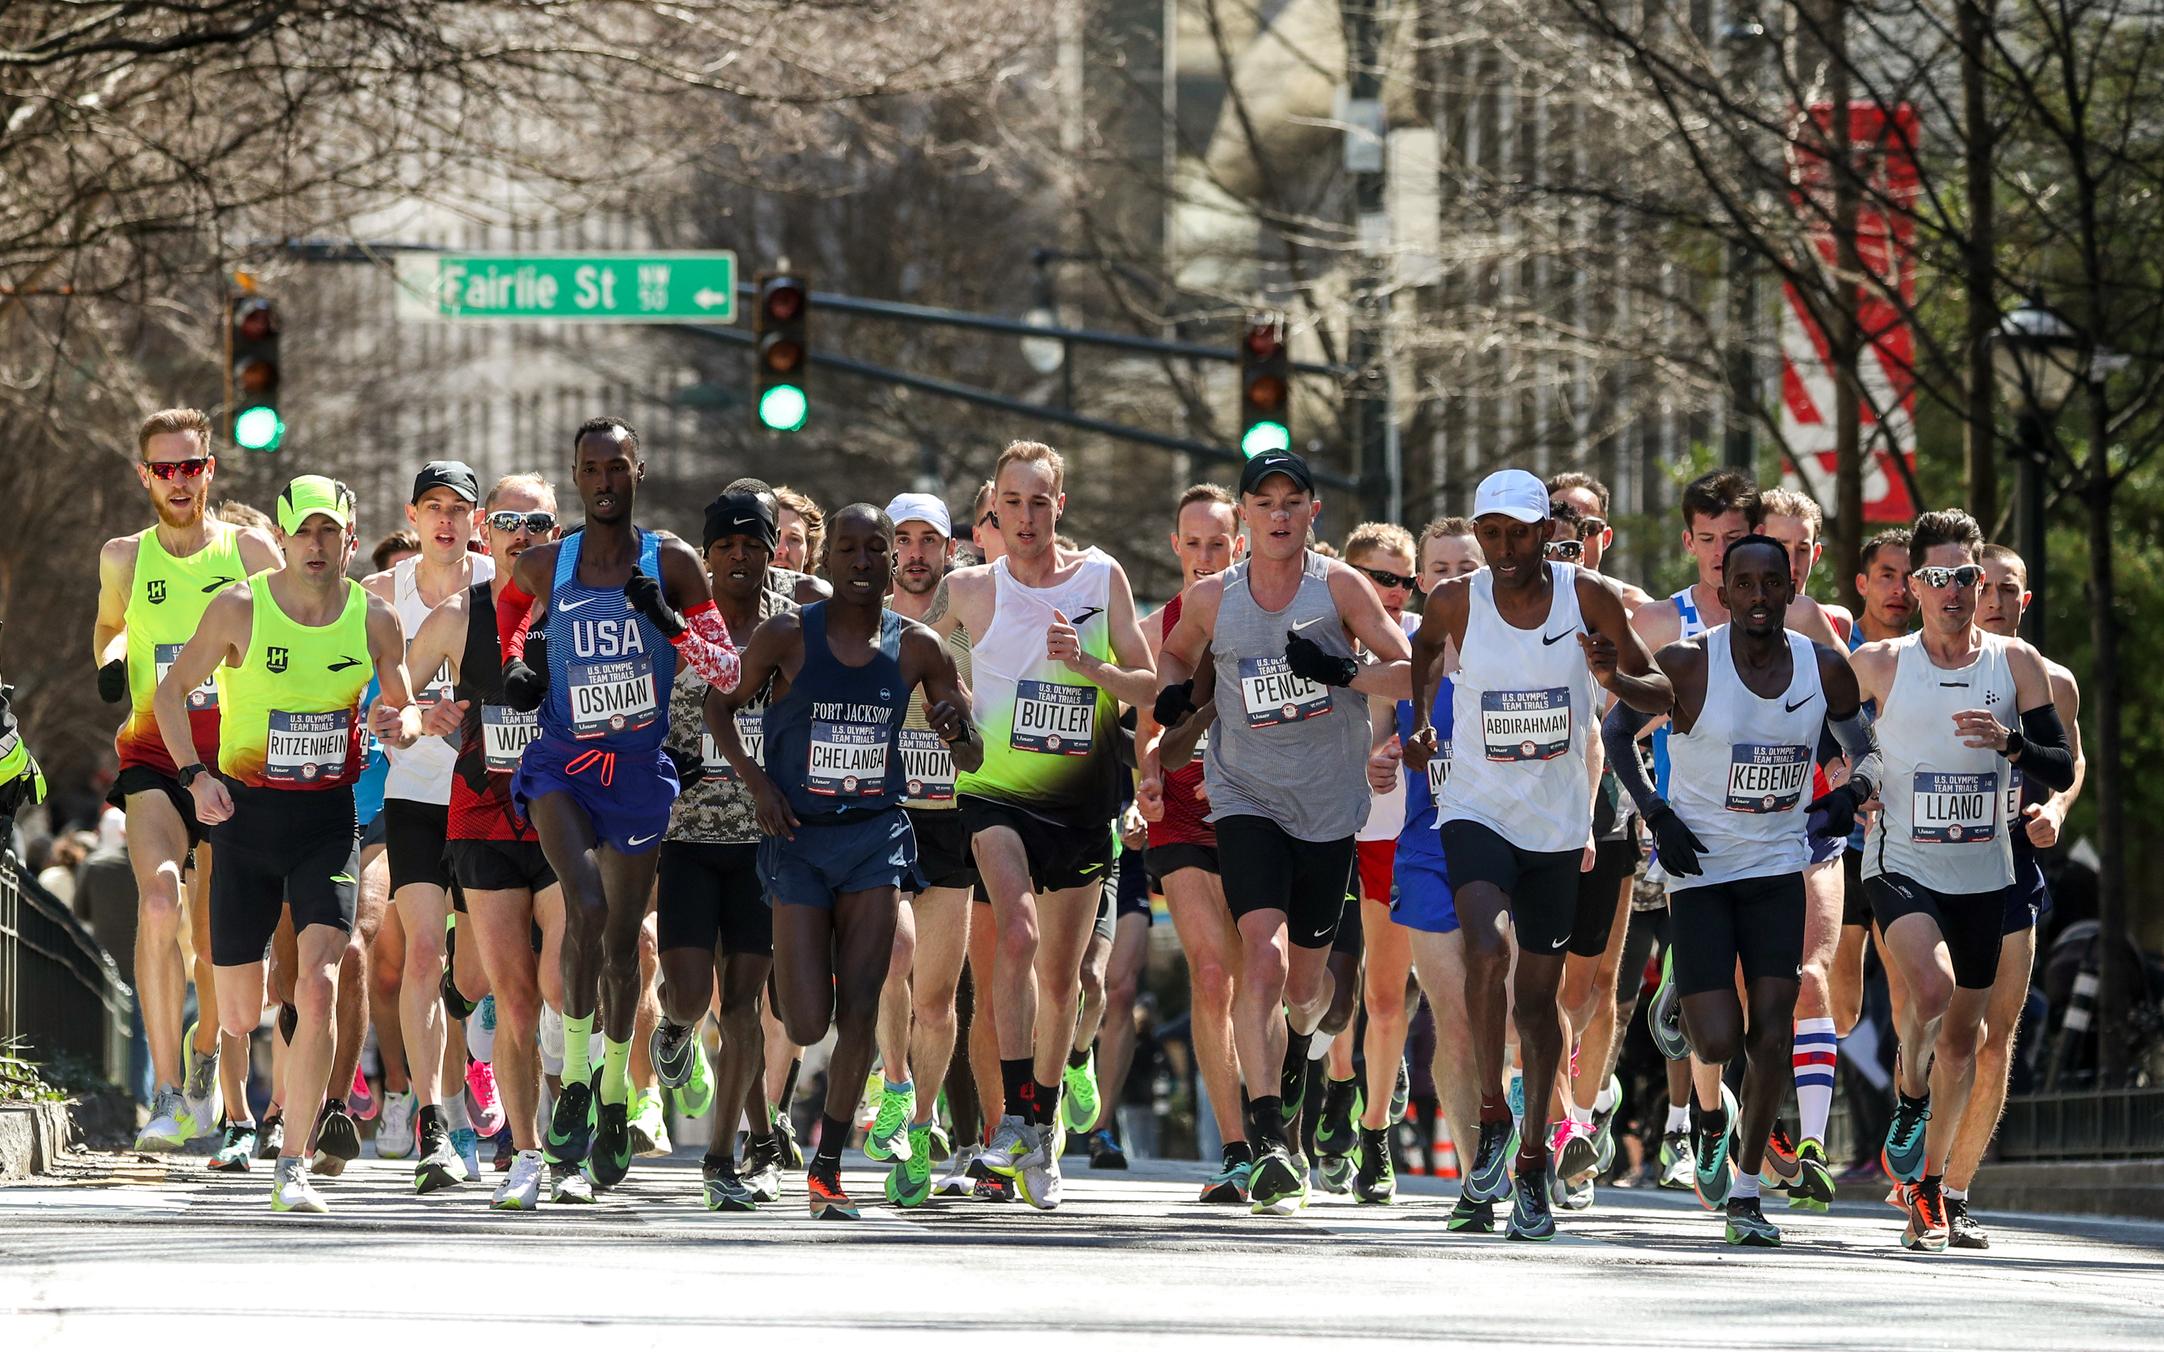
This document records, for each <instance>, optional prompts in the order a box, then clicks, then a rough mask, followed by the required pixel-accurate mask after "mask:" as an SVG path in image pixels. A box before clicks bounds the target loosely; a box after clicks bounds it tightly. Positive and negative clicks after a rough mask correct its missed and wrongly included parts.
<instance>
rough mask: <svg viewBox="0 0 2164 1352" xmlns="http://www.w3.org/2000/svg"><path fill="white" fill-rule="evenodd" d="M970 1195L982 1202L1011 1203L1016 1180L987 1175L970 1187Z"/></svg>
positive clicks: (998, 1175) (1003, 1176)
mask: <svg viewBox="0 0 2164 1352" xmlns="http://www.w3.org/2000/svg"><path fill="white" fill-rule="evenodd" d="M969 1195H970V1196H972V1197H974V1198H976V1199H977V1200H978V1201H980V1202H1011V1201H1013V1200H1014V1180H1013V1179H1011V1178H1008V1177H1006V1176H1005V1175H1002V1174H986V1175H985V1176H984V1177H982V1178H980V1179H978V1180H977V1181H976V1182H975V1183H972V1184H971V1185H970V1189H969Z"/></svg>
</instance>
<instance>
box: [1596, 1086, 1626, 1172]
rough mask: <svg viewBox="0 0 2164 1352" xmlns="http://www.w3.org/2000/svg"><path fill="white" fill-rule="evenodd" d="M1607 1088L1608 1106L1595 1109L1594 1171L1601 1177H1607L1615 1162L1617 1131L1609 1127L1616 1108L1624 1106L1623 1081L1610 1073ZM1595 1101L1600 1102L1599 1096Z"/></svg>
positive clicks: (1613, 1118)
mask: <svg viewBox="0 0 2164 1352" xmlns="http://www.w3.org/2000/svg"><path fill="white" fill-rule="evenodd" d="M1607 1090H1608V1106H1607V1107H1605V1108H1599V1107H1596V1108H1595V1109H1593V1152H1594V1161H1593V1171H1594V1173H1595V1174H1596V1175H1597V1176H1599V1177H1601V1178H1606V1177H1607V1176H1608V1170H1609V1168H1610V1167H1611V1166H1613V1165H1614V1164H1615V1133H1614V1132H1613V1131H1610V1130H1609V1129H1608V1124H1609V1123H1610V1122H1612V1121H1614V1120H1615V1110H1616V1109H1617V1108H1619V1107H1621V1106H1622V1103H1623V1082H1622V1081H1621V1080H1619V1079H1617V1078H1616V1077H1615V1076H1613V1075H1610V1076H1609V1077H1608V1085H1607ZM1593 1101H1594V1102H1595V1103H1596V1104H1597V1103H1599V1102H1600V1100H1599V1098H1597V1097H1596V1098H1595V1099H1594V1100H1593Z"/></svg>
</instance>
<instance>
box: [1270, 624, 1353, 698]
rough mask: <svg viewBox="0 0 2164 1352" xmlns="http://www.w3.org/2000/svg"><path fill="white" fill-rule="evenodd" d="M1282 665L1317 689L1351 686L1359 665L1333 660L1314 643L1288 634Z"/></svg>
mask: <svg viewBox="0 0 2164 1352" xmlns="http://www.w3.org/2000/svg"><path fill="white" fill-rule="evenodd" d="M1285 665H1286V666H1287V667H1290V668H1291V669H1292V674H1293V675H1295V676H1298V677H1299V678H1300V679H1302V680H1306V681H1313V682H1314V683H1315V684H1317V685H1351V684H1352V683H1353V677H1355V676H1358V675H1359V674H1360V664H1359V663H1358V662H1356V661H1354V660H1353V659H1352V658H1350V657H1332V656H1331V655H1330V654H1328V653H1326V652H1324V651H1323V650H1322V645H1321V644H1319V643H1317V642H1315V640H1313V639H1311V638H1302V637H1301V636H1300V635H1298V634H1295V633H1291V632H1287V633H1286V635H1285Z"/></svg>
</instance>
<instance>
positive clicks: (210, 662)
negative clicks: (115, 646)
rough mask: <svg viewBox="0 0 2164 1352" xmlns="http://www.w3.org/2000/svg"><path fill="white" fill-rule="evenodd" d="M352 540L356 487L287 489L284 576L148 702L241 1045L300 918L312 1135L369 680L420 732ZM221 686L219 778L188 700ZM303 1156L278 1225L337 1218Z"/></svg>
mask: <svg viewBox="0 0 2164 1352" xmlns="http://www.w3.org/2000/svg"><path fill="white" fill-rule="evenodd" d="M353 526H354V517H353V494H352V492H351V490H349V489H347V488H346V486H345V485H344V484H341V483H337V482H335V481H333V480H330V479H326V478H323V477H322V476H320V475H313V474H308V475H302V476H301V477H300V478H297V479H295V480H293V481H292V482H291V483H289V484H287V485H286V487H285V490H284V491H283V492H281V493H280V494H279V495H278V544H279V546H280V548H281V549H282V550H283V551H284V554H285V564H284V566H283V567H281V568H279V569H278V570H277V571H275V572H271V573H267V574H263V575H259V576H258V577H256V578H255V579H254V580H252V581H249V582H241V583H235V584H234V585H232V586H230V587H228V588H226V589H225V590H223V591H221V592H220V593H218V595H217V596H216V597H215V598H214V599H213V600H212V602H211V604H210V606H209V607H208V608H207V609H206V610H205V611H204V612H203V618H202V621H201V623H200V624H199V625H198V626H197V628H196V631H195V634H194V636H193V637H191V638H190V639H189V640H188V641H187V643H186V644H185V645H184V646H183V647H182V648H181V650H180V652H179V653H178V654H177V655H176V656H175V657H174V658H173V659H172V665H171V666H170V667H169V668H168V669H167V671H166V674H165V675H164V676H163V677H161V678H160V679H159V681H158V689H157V694H156V696H155V698H154V700H153V702H152V707H153V708H154V709H155V711H156V713H157V716H158V730H159V732H160V734H161V735H162V736H163V738H164V740H165V746H166V750H167V751H168V752H169V753H170V754H171V756H172V760H173V763H174V764H175V765H176V766H178V767H180V768H179V779H180V783H181V784H182V785H183V786H184V787H185V788H186V789H187V790H188V793H189V795H190V796H191V797H192V798H193V799H194V803H195V815H196V818H197V819H198V820H199V821H202V822H203V823H204V824H205V825H207V826H209V827H211V828H212V839H213V840H214V841H215V842H216V844H217V846H218V868H217V870H216V872H215V873H214V874H213V875H212V878H211V939H210V945H211V947H210V953H211V962H212V963H213V964H214V965H215V966H216V967H217V969H218V975H217V977H216V984H217V993H218V1017H219V1021H220V1023H221V1025H222V1027H223V1029H224V1031H225V1032H226V1033H227V1034H229V1035H231V1036H234V1037H239V1038H245V1037H247V1036H249V1035H250V1034H252V1033H253V1032H254V1031H255V1028H256V1025H257V1023H258V1022H260V1021H261V1019H262V1017H263V979H264V954H265V951H266V950H267V949H268V948H269V946H270V941H271V934H272V931H274V930H276V929H277V928H278V920H279V915H280V912H281V911H289V912H290V913H291V915H292V917H293V929H294V933H295V940H296V950H297V962H296V964H295V970H294V978H293V1009H294V1013H295V1018H294V1021H293V1028H292V1035H291V1047H290V1050H289V1051H288V1052H287V1055H286V1066H285V1108H286V1111H287V1112H288V1113H290V1114H292V1115H293V1119H294V1121H296V1122H313V1121H315V1120H316V1114H317V1110H318V1109H319V1107H320V1106H321V1104H322V1102H323V1099H324V1091H325V1088H326V1077H327V1076H328V1074H329V1072H330V1064H331V1042H332V1020H333V1016H334V1003H335V1001H336V998H337V989H338V967H339V963H340V960H341V959H342V957H343V956H344V953H345V950H346V945H347V939H348V936H349V935H350V934H351V932H352V929H353V906H354V895H355V877H356V874H357V872H358V870H359V867H360V863H359V853H360V851H359V845H358V842H357V839H356V831H355V829H354V816H353V781H354V778H355V777H356V776H357V775H359V773H360V769H361V759H362V741H361V737H360V721H361V719H360V712H361V692H362V691H363V690H364V689H366V688H367V686H368V681H369V677H370V675H371V674H373V675H374V676H375V678H376V679H377V681H378V682H379V684H380V686H381V689H382V695H381V697H380V698H379V700H378V702H377V704H376V706H375V708H374V710H373V711H372V717H374V718H375V719H376V720H377V728H378V731H379V733H380V734H381V735H382V736H383V737H384V738H385V740H387V741H398V742H403V743H407V744H410V743H411V742H412V741H413V739H414V738H415V737H416V736H418V735H420V734H421V733H422V732H423V731H424V730H425V728H424V724H423V722H422V718H421V711H420V710H419V709H418V708H415V707H413V698H412V694H411V691H410V689H409V687H408V685H407V681H406V635H405V631H404V630H403V629H401V628H400V627H399V623H398V612H397V611H396V610H395V609H393V608H392V607H391V606H390V604H389V603H387V602H385V601H384V600H382V599H381V598H380V597H376V596H372V595H370V594H369V593H368V592H367V591H365V590H363V589H362V587H361V586H360V584H359V583H356V582H354V581H352V580H350V579H349V578H347V577H346V573H345V570H346V565H347V564H348V563H350V562H351V561H352V559H353V552H354V549H355V547H356V545H357V544H358V540H357V539H356V537H355V535H354V529H353ZM220 668H224V670H223V671H220ZM214 673H215V674H216V675H217V677H218V682H219V684H218V690H219V694H220V696H221V703H222V705H223V715H224V717H223V725H222V726H221V728H220V729H219V742H218V772H217V773H216V774H212V773H211V772H210V770H209V769H208V768H207V767H206V766H205V765H204V764H203V762H202V760H201V759H200V753H199V752H198V750H197V748H196V743H195V731H194V728H193V726H192V724H191V722H190V720H189V719H188V717H187V713H188V701H189V697H190V693H191V692H193V691H195V690H197V689H199V688H201V686H202V684H203V682H205V681H206V680H209V679H210V678H211V677H212V675H213V674H214ZM439 716H440V715H439ZM307 1145H308V1133H307V1132H305V1131H300V1130H294V1131H289V1132H287V1133H286V1136H285V1142H284V1144H283V1145H282V1147H281V1149H280V1154H279V1156H278V1163H277V1168H276V1176H275V1180H274V1182H273V1184H272V1187H271V1209H272V1210H273V1211H301V1212H322V1211H327V1210H329V1208H328V1207H327V1206H326V1205H325V1204H324V1201H323V1198H322V1197H321V1195H319V1194H318V1193H317V1192H316V1190H315V1188H314V1187H313V1186H312V1185H311V1184H310V1182H309V1179H308V1167H307Z"/></svg>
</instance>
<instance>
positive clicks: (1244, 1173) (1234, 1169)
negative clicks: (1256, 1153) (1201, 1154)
mask: <svg viewBox="0 0 2164 1352" xmlns="http://www.w3.org/2000/svg"><path fill="white" fill-rule="evenodd" d="M1254 1173H1255V1162H1254V1161H1253V1160H1232V1161H1229V1162H1227V1163H1225V1164H1224V1165H1222V1166H1220V1167H1219V1169H1218V1171H1217V1172H1216V1173H1214V1174H1211V1175H1210V1176H1209V1177H1208V1178H1205V1179H1203V1180H1202V1196H1201V1197H1200V1198H1199V1199H1198V1200H1200V1201H1204V1202H1208V1203H1210V1204H1212V1205H1222V1206H1246V1205H1247V1202H1248V1191H1247V1189H1248V1184H1249V1182H1251V1181H1252V1180H1253V1178H1254Z"/></svg>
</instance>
